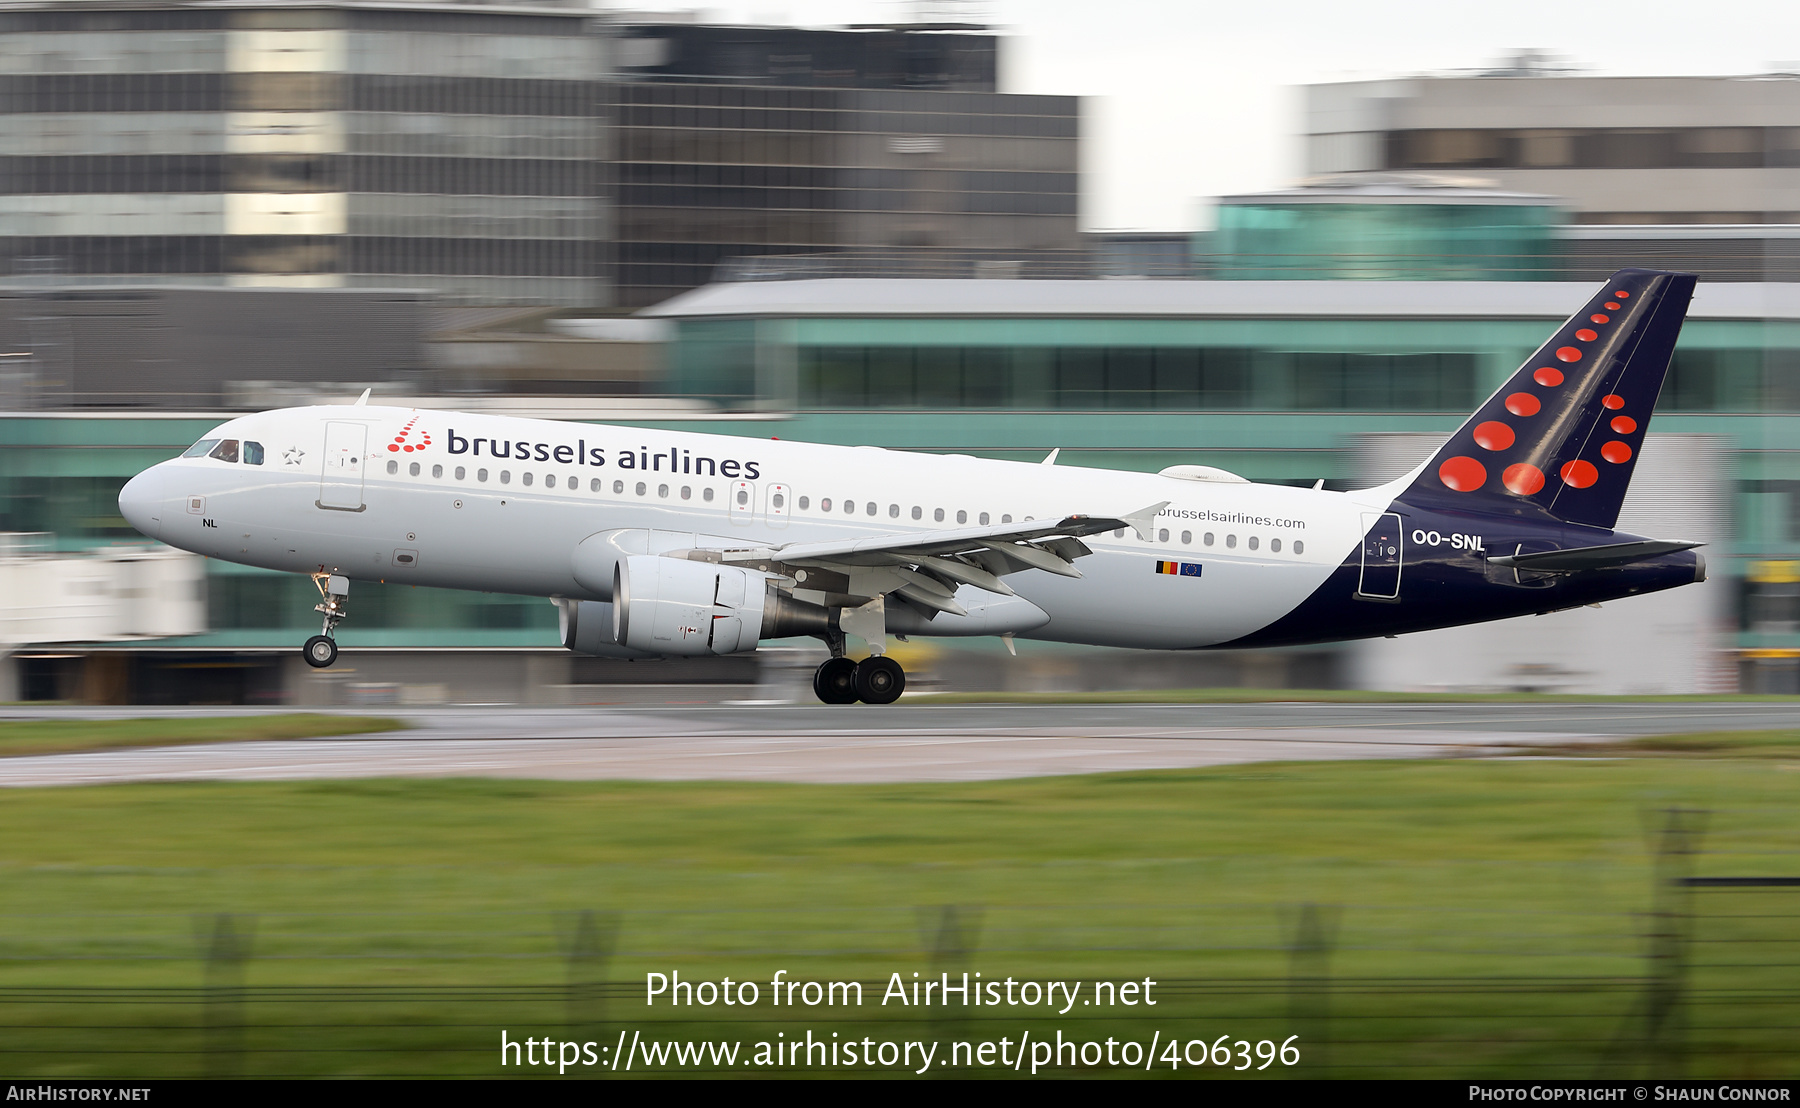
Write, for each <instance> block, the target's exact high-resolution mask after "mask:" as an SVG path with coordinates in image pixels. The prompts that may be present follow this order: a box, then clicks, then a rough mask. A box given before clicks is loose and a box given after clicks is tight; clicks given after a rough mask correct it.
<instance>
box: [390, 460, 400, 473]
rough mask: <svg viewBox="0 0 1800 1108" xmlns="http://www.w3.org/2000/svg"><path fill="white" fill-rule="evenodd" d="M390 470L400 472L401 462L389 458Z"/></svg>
mask: <svg viewBox="0 0 1800 1108" xmlns="http://www.w3.org/2000/svg"><path fill="white" fill-rule="evenodd" d="M388 472H389V473H399V472H400V463H399V462H396V461H395V460H394V459H392V458H389V459H388Z"/></svg>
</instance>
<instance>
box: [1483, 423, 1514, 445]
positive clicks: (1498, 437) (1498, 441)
mask: <svg viewBox="0 0 1800 1108" xmlns="http://www.w3.org/2000/svg"><path fill="white" fill-rule="evenodd" d="M1475 444H1476V445H1477V446H1479V447H1481V448H1482V449H1483V450H1505V449H1506V448H1507V447H1509V446H1511V445H1512V444H1513V429H1512V428H1511V427H1508V426H1507V425H1506V424H1504V423H1501V422H1500V421H1499V420H1494V419H1490V420H1488V421H1487V422H1486V423H1483V424H1482V425H1481V426H1479V427H1477V428H1475Z"/></svg>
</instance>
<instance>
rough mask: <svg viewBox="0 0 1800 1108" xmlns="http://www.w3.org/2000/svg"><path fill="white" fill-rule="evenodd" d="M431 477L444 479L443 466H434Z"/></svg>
mask: <svg viewBox="0 0 1800 1108" xmlns="http://www.w3.org/2000/svg"><path fill="white" fill-rule="evenodd" d="M431 475H432V476H433V477H442V476H443V475H444V467H443V466H432V467H431Z"/></svg>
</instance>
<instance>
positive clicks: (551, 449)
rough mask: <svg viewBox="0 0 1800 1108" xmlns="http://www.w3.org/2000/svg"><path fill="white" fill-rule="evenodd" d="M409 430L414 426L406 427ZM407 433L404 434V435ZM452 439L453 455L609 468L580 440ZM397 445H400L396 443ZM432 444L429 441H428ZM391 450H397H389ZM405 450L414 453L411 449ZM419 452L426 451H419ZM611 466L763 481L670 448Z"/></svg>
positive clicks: (622, 457) (620, 455)
mask: <svg viewBox="0 0 1800 1108" xmlns="http://www.w3.org/2000/svg"><path fill="white" fill-rule="evenodd" d="M407 426H408V427H409V428H410V427H411V424H408V425H407ZM405 433H406V432H404V431H402V432H401V434H402V435H404V434H405ZM444 434H445V435H446V436H447V437H448V439H449V444H448V445H449V451H450V453H452V454H468V455H470V456H472V457H476V458H498V459H501V460H503V461H504V460H506V459H509V458H510V459H511V460H513V461H515V462H530V461H539V462H560V463H561V464H563V465H578V466H596V467H597V466H603V465H606V464H607V457H606V448H605V447H599V446H589V445H588V442H587V440H586V439H578V440H577V441H576V443H575V445H574V446H570V445H568V444H567V443H563V444H560V445H559V444H557V443H548V442H528V441H525V440H511V439H493V438H486V437H480V438H477V437H473V436H471V437H464V436H462V435H459V434H457V433H456V428H454V427H452V428H449V429H448V430H446V431H445V432H444ZM394 441H395V442H398V441H400V440H399V439H395V440H394ZM426 441H427V443H429V442H430V440H429V439H427V440H426ZM388 449H389V450H392V449H394V447H392V446H390V447H388ZM402 449H405V450H411V449H413V448H412V447H410V446H407V447H403V448H402ZM419 449H424V447H420V448H419ZM612 464H613V465H615V466H617V467H618V468H619V469H636V470H649V471H650V472H652V473H671V474H675V475H677V476H680V475H688V476H693V477H743V478H747V479H749V480H751V481H757V480H761V479H762V463H761V462H745V461H739V460H738V459H736V458H708V457H706V456H704V455H700V454H695V453H694V452H693V451H691V450H683V449H682V448H680V447H671V448H669V449H667V450H651V449H650V448H649V447H647V446H640V447H638V448H637V449H636V450H631V449H630V448H626V449H622V450H621V449H615V450H613V457H612Z"/></svg>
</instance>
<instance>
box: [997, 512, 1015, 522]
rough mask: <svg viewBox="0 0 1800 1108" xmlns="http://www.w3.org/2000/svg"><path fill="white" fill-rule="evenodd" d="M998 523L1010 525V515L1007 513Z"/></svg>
mask: <svg viewBox="0 0 1800 1108" xmlns="http://www.w3.org/2000/svg"><path fill="white" fill-rule="evenodd" d="M1000 522H1001V523H1011V522H1012V514H1011V513H1008V514H1006V515H1003V516H1001V517H1000Z"/></svg>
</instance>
